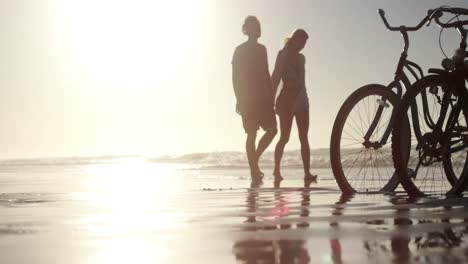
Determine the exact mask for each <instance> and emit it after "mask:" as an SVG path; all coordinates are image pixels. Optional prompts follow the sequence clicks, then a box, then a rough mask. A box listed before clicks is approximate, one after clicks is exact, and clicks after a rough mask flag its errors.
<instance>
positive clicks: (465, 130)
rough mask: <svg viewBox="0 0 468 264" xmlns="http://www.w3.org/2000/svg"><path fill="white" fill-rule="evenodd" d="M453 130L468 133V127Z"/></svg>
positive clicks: (455, 127)
mask: <svg viewBox="0 0 468 264" xmlns="http://www.w3.org/2000/svg"><path fill="white" fill-rule="evenodd" d="M453 130H455V131H457V132H468V127H465V126H454V127H453Z"/></svg>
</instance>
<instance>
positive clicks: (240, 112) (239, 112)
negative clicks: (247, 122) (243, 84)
mask: <svg viewBox="0 0 468 264" xmlns="http://www.w3.org/2000/svg"><path fill="white" fill-rule="evenodd" d="M236 113H237V114H238V115H242V111H241V106H240V104H239V102H237V103H236Z"/></svg>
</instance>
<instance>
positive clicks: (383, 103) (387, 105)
mask: <svg viewBox="0 0 468 264" xmlns="http://www.w3.org/2000/svg"><path fill="white" fill-rule="evenodd" d="M377 104H378V105H380V106H382V107H385V108H389V107H390V105H389V104H388V103H387V102H385V101H384V100H382V99H377Z"/></svg>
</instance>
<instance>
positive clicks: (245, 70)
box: [232, 16, 278, 182]
mask: <svg viewBox="0 0 468 264" xmlns="http://www.w3.org/2000/svg"><path fill="white" fill-rule="evenodd" d="M242 32H243V33H244V35H246V36H247V37H248V39H247V41H245V42H244V43H242V44H241V45H239V46H238V47H237V48H236V49H235V51H234V56H233V59H232V83H233V86H234V93H235V95H236V99H237V104H236V111H237V113H238V114H240V115H241V116H242V124H243V126H244V130H245V132H246V134H247V140H246V144H245V147H246V151H247V159H248V161H249V167H250V175H251V177H252V181H253V182H259V181H261V180H262V178H263V173H262V172H261V170H260V168H259V166H258V160H259V158H260V156H261V155H262V153H263V152H264V151H265V149H266V148H267V147H268V145H270V143H271V141H272V140H273V138H274V137H275V135H276V133H277V132H278V131H277V128H276V127H277V124H276V116H275V112H274V109H273V105H274V95H273V89H272V83H271V76H270V72H269V70H268V56H267V50H266V48H265V46H263V45H262V44H260V43H258V39H259V38H260V36H261V26H260V22H259V21H258V19H257V18H256V17H254V16H248V17H246V18H245V20H244V24H243V25H242ZM260 127H261V128H262V129H263V130H265V134H264V135H263V137H262V138H261V139H260V141H259V142H258V146H257V147H256V146H255V144H256V138H257V130H258V129H259V128H260Z"/></svg>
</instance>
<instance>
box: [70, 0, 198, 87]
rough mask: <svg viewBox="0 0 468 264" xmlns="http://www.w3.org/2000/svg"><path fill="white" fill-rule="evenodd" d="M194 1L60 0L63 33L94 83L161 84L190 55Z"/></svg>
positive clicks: (195, 12) (196, 10)
mask: <svg viewBox="0 0 468 264" xmlns="http://www.w3.org/2000/svg"><path fill="white" fill-rule="evenodd" d="M202 10H203V7H202V6H201V5H200V3H198V1H185V0H184V1H160V0H122V1H114V0H65V4H64V20H65V21H64V22H65V23H64V31H65V33H66V34H67V35H68V37H69V43H70V45H71V46H72V50H71V51H70V53H71V54H74V56H77V58H76V59H77V61H78V63H79V64H80V65H79V66H80V67H81V68H83V69H84V70H85V71H86V72H88V73H89V74H90V75H91V76H92V77H93V78H95V79H97V80H98V81H105V82H116V83H122V82H126V83H127V84H128V83H130V84H135V83H141V82H143V83H152V82H160V81H163V80H162V79H163V78H164V77H165V76H167V75H171V74H175V68H176V67H178V66H179V65H180V64H182V63H183V61H184V60H187V59H190V58H189V56H190V48H191V45H192V41H191V40H192V39H193V37H194V35H195V33H196V32H195V31H196V29H197V17H198V16H199V15H200V13H201V11H202Z"/></svg>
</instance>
